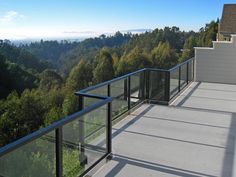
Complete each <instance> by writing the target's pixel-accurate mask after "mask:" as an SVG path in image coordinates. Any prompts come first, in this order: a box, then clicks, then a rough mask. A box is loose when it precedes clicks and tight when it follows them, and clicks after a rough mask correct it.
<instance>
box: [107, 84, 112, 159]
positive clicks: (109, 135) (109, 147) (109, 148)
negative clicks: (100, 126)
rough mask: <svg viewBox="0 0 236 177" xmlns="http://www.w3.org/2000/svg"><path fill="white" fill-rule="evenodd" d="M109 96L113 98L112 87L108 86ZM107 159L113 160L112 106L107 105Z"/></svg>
mask: <svg viewBox="0 0 236 177" xmlns="http://www.w3.org/2000/svg"><path fill="white" fill-rule="evenodd" d="M107 96H111V86H110V84H108V85H107ZM107 153H108V154H109V155H108V157H107V159H111V158H112V104H111V102H109V103H108V105H107Z"/></svg>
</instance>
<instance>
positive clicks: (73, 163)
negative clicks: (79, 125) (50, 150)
mask: <svg viewBox="0 0 236 177" xmlns="http://www.w3.org/2000/svg"><path fill="white" fill-rule="evenodd" d="M78 159H79V151H78V150H70V151H69V150H64V151H63V167H64V168H63V174H64V175H63V176H66V177H75V176H79V175H80V174H81V172H82V171H83V168H82V167H81V166H80V162H79V160H78Z"/></svg>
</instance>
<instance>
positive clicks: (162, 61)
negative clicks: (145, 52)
mask: <svg viewBox="0 0 236 177" xmlns="http://www.w3.org/2000/svg"><path fill="white" fill-rule="evenodd" d="M151 55H152V62H153V65H154V66H155V67H158V68H165V69H168V68H169V67H171V66H173V65H175V64H176V63H177V56H176V52H175V50H174V49H172V48H171V46H170V44H169V42H164V43H163V42H160V43H159V44H158V46H157V47H155V48H154V49H153V50H152V52H151Z"/></svg>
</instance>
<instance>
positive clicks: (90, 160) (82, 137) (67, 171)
mask: <svg viewBox="0 0 236 177" xmlns="http://www.w3.org/2000/svg"><path fill="white" fill-rule="evenodd" d="M106 138H107V110H106V105H105V106H103V107H100V108H98V109H96V110H94V111H91V112H89V113H87V114H86V115H84V116H82V117H79V118H78V119H77V120H74V121H73V122H71V123H69V124H67V125H65V126H63V174H64V175H63V176H66V177H76V176H79V175H81V174H82V173H83V172H84V171H85V170H86V169H88V168H89V167H91V166H92V165H93V164H94V163H95V162H96V161H98V160H99V159H101V158H102V157H103V156H104V155H106V153H107V150H106V142H107V141H106ZM81 147H82V148H81Z"/></svg>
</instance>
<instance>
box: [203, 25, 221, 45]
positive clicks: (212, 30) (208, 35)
mask: <svg viewBox="0 0 236 177" xmlns="http://www.w3.org/2000/svg"><path fill="white" fill-rule="evenodd" d="M218 23H219V21H216V22H215V21H212V22H211V23H209V24H206V26H205V28H201V29H200V37H199V42H198V45H199V46H203V47H212V45H213V44H212V41H215V40H216V34H217V32H218Z"/></svg>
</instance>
